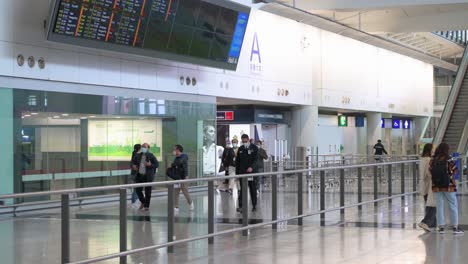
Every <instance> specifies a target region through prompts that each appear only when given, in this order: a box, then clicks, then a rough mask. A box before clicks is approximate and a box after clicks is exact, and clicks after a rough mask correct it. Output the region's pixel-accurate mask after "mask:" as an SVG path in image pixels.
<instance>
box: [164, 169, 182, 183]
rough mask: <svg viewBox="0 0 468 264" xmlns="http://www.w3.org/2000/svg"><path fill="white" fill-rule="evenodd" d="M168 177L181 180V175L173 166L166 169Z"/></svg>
mask: <svg viewBox="0 0 468 264" xmlns="http://www.w3.org/2000/svg"><path fill="white" fill-rule="evenodd" d="M166 176H167V177H168V178H171V179H173V180H176V181H177V180H180V175H179V174H178V173H176V168H174V167H172V166H171V167H169V168H167V169H166Z"/></svg>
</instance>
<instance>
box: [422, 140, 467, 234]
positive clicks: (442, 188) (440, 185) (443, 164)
mask: <svg viewBox="0 0 468 264" xmlns="http://www.w3.org/2000/svg"><path fill="white" fill-rule="evenodd" d="M449 153H450V147H449V145H448V144H447V143H441V144H440V145H439V146H438V147H437V149H436V151H435V153H434V158H433V159H432V160H431V163H430V170H431V174H432V191H433V192H434V196H435V200H436V205H437V225H438V226H439V229H438V230H439V233H441V234H443V233H445V210H444V206H445V203H447V204H448V206H449V211H450V221H451V223H452V225H453V233H454V234H463V233H464V231H463V230H461V229H460V227H459V226H458V201H457V196H456V192H457V185H456V182H455V179H454V175H455V174H456V173H457V167H456V166H455V162H454V160H453V159H452V157H451V156H450V154H449Z"/></svg>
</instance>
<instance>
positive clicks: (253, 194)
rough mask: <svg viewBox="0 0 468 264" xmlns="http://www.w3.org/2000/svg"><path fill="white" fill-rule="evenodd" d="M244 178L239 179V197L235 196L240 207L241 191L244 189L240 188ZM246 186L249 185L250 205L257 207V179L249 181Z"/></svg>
mask: <svg viewBox="0 0 468 264" xmlns="http://www.w3.org/2000/svg"><path fill="white" fill-rule="evenodd" d="M246 180H247V179H246V178H242V179H240V184H241V190H240V192H239V197H238V198H237V200H238V202H239V208H242V192H243V191H244V190H243V189H242V182H243V181H246ZM248 186H249V191H250V200H251V201H252V206H253V207H257V181H256V180H253V181H249V182H248Z"/></svg>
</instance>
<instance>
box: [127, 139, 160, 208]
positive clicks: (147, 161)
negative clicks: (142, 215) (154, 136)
mask: <svg viewBox="0 0 468 264" xmlns="http://www.w3.org/2000/svg"><path fill="white" fill-rule="evenodd" d="M149 149H150V145H149V144H148V143H144V144H143V145H142V146H141V149H140V153H138V154H136V155H135V157H133V160H132V164H133V165H132V167H133V169H134V170H136V171H137V174H136V177H135V182H136V183H146V182H152V181H154V177H155V175H156V170H157V168H158V167H159V162H158V160H157V159H156V157H155V156H154V154H153V153H151V152H150V151H149ZM144 190H145V194H144V195H143V187H138V188H135V191H136V193H137V195H138V199H139V200H140V202H141V206H140V210H145V211H149V207H150V202H151V192H152V190H153V188H152V186H148V187H144Z"/></svg>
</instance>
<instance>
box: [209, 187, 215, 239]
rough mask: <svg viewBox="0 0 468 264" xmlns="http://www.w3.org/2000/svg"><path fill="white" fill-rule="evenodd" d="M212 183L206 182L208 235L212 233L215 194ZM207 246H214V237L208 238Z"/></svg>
mask: <svg viewBox="0 0 468 264" xmlns="http://www.w3.org/2000/svg"><path fill="white" fill-rule="evenodd" d="M214 189H215V187H214V181H209V182H208V234H213V233H214V222H215V221H214V215H215V214H214V209H215V192H214ZM208 244H214V237H210V238H208Z"/></svg>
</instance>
